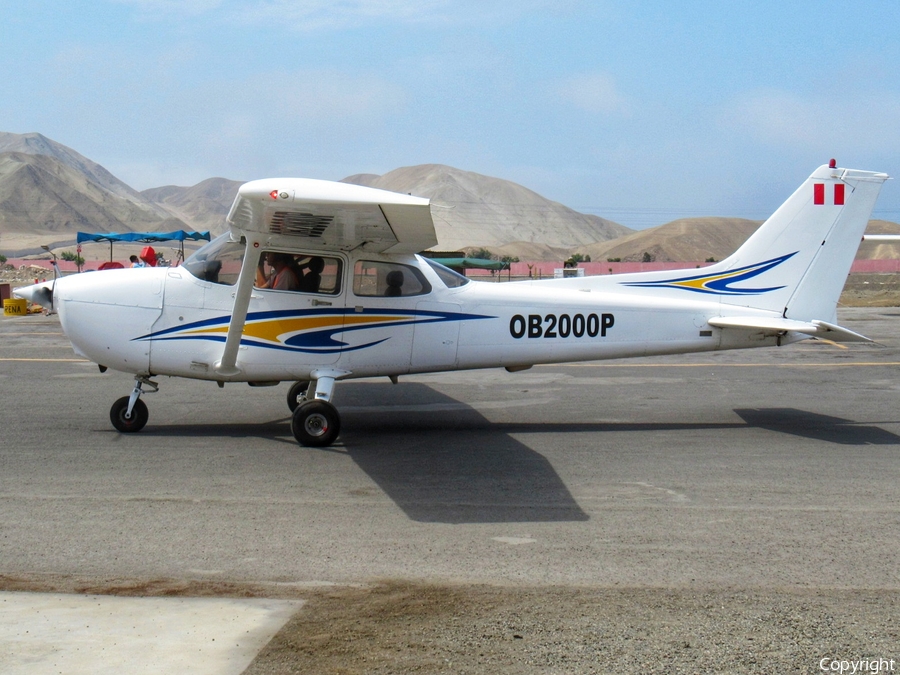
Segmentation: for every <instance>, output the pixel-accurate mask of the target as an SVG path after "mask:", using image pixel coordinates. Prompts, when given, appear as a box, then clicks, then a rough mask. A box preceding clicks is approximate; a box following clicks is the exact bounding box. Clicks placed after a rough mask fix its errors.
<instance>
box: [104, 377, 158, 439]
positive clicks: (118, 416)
mask: <svg viewBox="0 0 900 675" xmlns="http://www.w3.org/2000/svg"><path fill="white" fill-rule="evenodd" d="M145 384H146V385H147V386H148V387H152V388H151V389H150V390H149V391H148V392H146V393H150V394H152V393H155V392H157V391H159V385H158V384H157V383H156V382H153V381H152V380H151V379H150V378H149V377H136V378H134V389H133V390H132V391H131V395H130V396H123V397H122V398H120V399H119V400H117V401H116V402H115V403H113V404H112V408H110V409H109V421H110V422H112V425H113V426H114V427H115V428H116V430H117V431H120V432H122V433H123V434H133V433H137V432H138V431H140V430H141V429H143V428H144V426H145V425H146V424H147V420H148V419H150V412H149V411H148V410H147V404H146V403H144V402H143V401H142V400H141V394H143V393H145V392H144V390H143V386H144V385H145Z"/></svg>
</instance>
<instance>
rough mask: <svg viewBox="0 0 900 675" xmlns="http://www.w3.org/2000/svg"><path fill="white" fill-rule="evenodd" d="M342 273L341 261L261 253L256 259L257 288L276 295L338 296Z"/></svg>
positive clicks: (303, 255)
mask: <svg viewBox="0 0 900 675" xmlns="http://www.w3.org/2000/svg"><path fill="white" fill-rule="evenodd" d="M341 269H342V265H341V259H340V258H334V257H330V256H320V255H306V254H296V253H284V252H280V251H264V252H263V253H262V254H261V255H260V257H259V265H258V266H257V274H256V286H257V287H258V288H270V289H272V290H277V291H295V292H299V293H320V294H325V295H338V294H339V293H340V292H341Z"/></svg>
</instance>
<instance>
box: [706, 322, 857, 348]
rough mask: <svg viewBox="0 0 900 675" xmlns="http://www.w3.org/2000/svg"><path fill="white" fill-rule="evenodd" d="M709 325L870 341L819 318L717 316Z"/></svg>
mask: <svg viewBox="0 0 900 675" xmlns="http://www.w3.org/2000/svg"><path fill="white" fill-rule="evenodd" d="M709 325H710V326H715V327H716V328H742V329H751V330H760V331H762V332H763V333H765V334H766V335H772V336H775V335H782V334H784V333H787V332H795V333H803V334H804V335H809V336H811V337H817V338H823V339H826V340H831V341H832V342H872V340H871V339H869V338H867V337H866V336H865V335H860V334H859V333H856V332H854V331H852V330H850V329H848V328H844V327H843V326H837V325H835V324H833V323H828V322H827V321H819V320H813V321H796V320H795V319H784V318H781V317H767V316H719V317H714V318H712V319H710V320H709Z"/></svg>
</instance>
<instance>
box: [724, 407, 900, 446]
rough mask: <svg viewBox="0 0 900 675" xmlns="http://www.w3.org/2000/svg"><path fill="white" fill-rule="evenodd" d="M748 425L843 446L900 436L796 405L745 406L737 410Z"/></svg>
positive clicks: (891, 440) (891, 441) (895, 439)
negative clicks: (779, 406)
mask: <svg viewBox="0 0 900 675" xmlns="http://www.w3.org/2000/svg"><path fill="white" fill-rule="evenodd" d="M734 412H735V413H737V414H738V415H739V416H740V417H741V418H742V419H743V420H744V421H745V422H746V423H747V424H749V425H750V426H753V427H758V428H760V429H769V430H771V431H779V432H781V433H785V434H793V435H794V436H801V437H803V438H810V439H812V440H815V441H827V442H829V443H838V444H840V445H897V444H900V436H898V435H897V434H894V433H891V432H890V431H886V430H885V429H882V428H880V427H877V426H874V425H871V424H860V423H859V422H854V421H853V420H848V419H844V418H842V417H832V416H831V415H820V414H819V413H814V412H809V411H807V410H798V409H796V408H741V409H737V410H735V411H734Z"/></svg>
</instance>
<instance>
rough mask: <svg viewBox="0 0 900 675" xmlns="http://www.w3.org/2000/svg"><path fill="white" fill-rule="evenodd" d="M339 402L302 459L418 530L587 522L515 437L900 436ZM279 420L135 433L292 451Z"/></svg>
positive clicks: (363, 396) (854, 427)
mask: <svg viewBox="0 0 900 675" xmlns="http://www.w3.org/2000/svg"><path fill="white" fill-rule="evenodd" d="M339 394H340V398H339V401H338V403H339V409H340V410H341V411H342V417H343V431H342V434H341V437H340V439H339V442H338V445H337V446H335V447H334V448H324V449H323V448H319V449H309V450H308V451H309V452H340V453H345V454H347V455H348V456H349V457H350V458H352V459H353V461H354V462H355V463H356V464H357V465H358V466H359V467H360V469H362V470H363V471H364V472H365V473H366V474H367V475H368V476H369V477H370V478H371V479H372V480H373V481H374V482H375V483H376V484H377V485H378V486H379V487H380V488H381V489H382V490H383V491H384V493H385V494H386V495H387V496H388V497H390V498H391V499H392V500H393V501H394V502H395V503H396V504H397V506H399V507H400V508H401V509H402V510H403V511H404V513H406V515H407V516H408V517H409V518H410V519H411V520H414V521H418V522H436V523H451V524H461V523H498V522H505V523H517V522H573V521H585V520H589V516H588V514H587V513H585V512H584V511H583V510H582V508H581V507H580V506H579V505H578V503H577V502H576V501H575V499H574V497H573V496H572V494H571V493H570V492H569V490H568V488H567V487H566V485H565V484H564V483H563V480H562V479H561V478H560V476H559V474H557V472H556V471H555V470H554V468H553V466H552V465H551V464H550V462H549V461H548V460H547V459H546V458H545V457H544V456H543V455H541V454H540V453H538V452H535V451H534V450H532V449H531V448H529V447H528V446H527V445H525V444H523V443H521V442H519V441H517V440H516V439H515V438H513V436H512V434H516V433H559V434H565V433H579V432H582V433H583V432H603V431H607V432H626V431H636V432H640V431H654V432H659V431H673V432H677V431H685V430H697V429H711V430H726V429H733V430H739V429H746V428H749V427H752V428H760V429H767V430H771V431H777V432H780V433H787V434H793V435H797V436H801V437H804V438H810V439H814V440H819V441H826V442H830V443H838V444H842V445H883V444H900V436H897V435H896V434H893V433H891V432H889V431H886V430H884V429H881V428H879V427H877V426H872V425H866V424H860V423H857V422H854V421H852V420H847V419H842V418H839V417H832V416H829V415H821V414H818V413H813V412H808V411H804V410H798V409H794V408H759V409H751V408H748V409H736V410H735V411H734V412H735V413H736V414H737V415H738V416H740V417H741V418H742V419H743V422H646V423H641V422H626V423H603V422H595V423H593V422H592V423H585V422H570V423H567V422H552V423H545V422H540V421H534V422H491V421H490V420H488V419H486V418H485V417H484V416H483V415H482V414H481V413H479V412H478V411H477V410H475V409H474V408H472V407H470V406H468V405H466V404H464V403H462V402H460V401H459V400H457V399H455V398H452V397H450V396H447V395H445V394H443V393H441V392H439V391H436V390H435V389H433V388H432V387H429V386H427V385H425V384H419V383H405V384H404V385H402V386H398V387H393V386H390V385H385V384H383V383H366V382H346V383H342V385H341V388H340V390H339ZM288 419H289V418H281V419H278V420H272V421H270V422H268V423H263V424H260V425H192V426H189V427H186V426H182V425H177V426H176V425H170V426H156V425H151V426H150V427H148V428H147V430H146V431H145V432H144V433H150V434H160V435H172V436H179V435H180V436H196V435H203V436H208V435H216V434H221V435H227V436H246V437H257V438H260V439H265V438H278V439H279V440H284V441H285V442H287V443H293V439H290V440H288V439H285V438H283V437H284V435H285V433H286V432H285V429H284V427H285V425H286V423H287V421H288ZM288 433H289V432H288ZM563 439H564V437H563ZM560 442H561V443H564V442H565V441H564V440H561V441H560Z"/></svg>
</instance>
